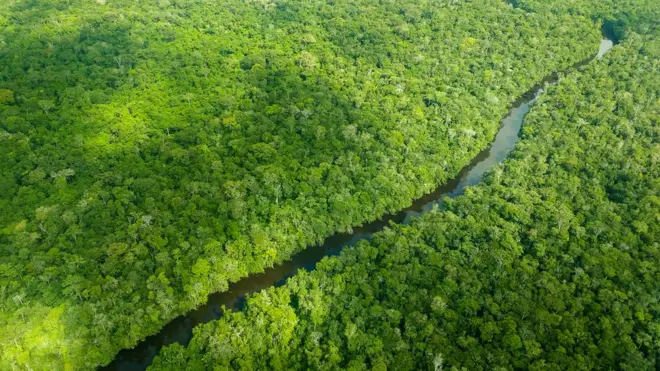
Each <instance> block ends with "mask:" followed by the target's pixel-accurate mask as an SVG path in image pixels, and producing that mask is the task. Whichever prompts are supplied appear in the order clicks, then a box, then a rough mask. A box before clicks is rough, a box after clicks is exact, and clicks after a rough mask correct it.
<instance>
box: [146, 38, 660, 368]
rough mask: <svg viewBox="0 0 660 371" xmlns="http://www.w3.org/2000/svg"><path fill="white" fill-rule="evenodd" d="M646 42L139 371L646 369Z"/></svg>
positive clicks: (650, 179)
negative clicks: (435, 201)
mask: <svg viewBox="0 0 660 371" xmlns="http://www.w3.org/2000/svg"><path fill="white" fill-rule="evenodd" d="M658 76H660V40H659V39H658V37H657V34H655V33H654V34H651V35H639V34H634V33H629V34H628V35H627V37H626V38H625V40H624V41H623V44H622V45H619V46H615V48H614V49H613V50H612V51H611V52H610V54H608V55H606V56H605V58H604V59H603V60H602V61H594V62H592V63H590V64H589V65H588V66H587V67H585V68H584V69H583V70H582V71H579V72H575V73H572V74H570V75H568V76H565V77H564V78H563V79H561V80H560V82H559V84H558V86H553V87H550V88H549V90H548V92H547V93H546V94H545V95H543V96H542V97H541V99H540V100H539V102H538V103H537V105H536V106H535V107H534V108H533V109H532V111H531V112H530V113H529V114H528V117H527V118H526V121H525V124H524V127H523V133H522V138H521V141H520V142H519V143H518V145H517V147H516V150H515V152H514V154H513V155H512V156H511V157H510V158H509V159H508V160H507V161H505V163H504V164H503V165H501V166H500V167H498V168H496V169H495V170H494V171H493V172H492V173H491V174H490V176H489V177H488V178H487V179H486V180H485V182H484V183H482V184H481V185H478V186H476V187H473V188H471V189H469V190H468V191H467V192H466V194H465V195H464V196H461V197H458V198H456V199H446V202H445V203H444V209H443V210H436V211H435V212H433V213H430V214H425V215H424V216H422V217H420V218H419V219H417V220H415V221H414V222H413V223H412V225H410V226H400V225H392V226H391V227H390V229H388V230H386V231H385V232H382V233H380V234H377V236H376V238H375V239H374V240H373V241H370V242H361V243H360V244H359V245H358V246H357V247H356V248H354V249H345V250H344V251H343V252H342V254H341V255H340V256H339V257H332V258H326V259H324V261H322V262H321V263H320V264H319V266H318V269H317V270H316V271H313V272H303V273H300V274H298V275H297V276H295V277H294V278H292V279H290V280H289V281H288V282H287V284H286V285H284V286H283V287H280V288H276V289H269V290H264V291H262V292H260V293H258V294H255V295H254V296H253V297H251V298H249V299H248V301H247V305H246V309H245V310H244V311H241V312H228V313H226V314H225V316H224V317H223V318H221V319H220V320H218V321H215V322H212V323H209V324H205V325H202V326H200V327H198V328H197V329H196V330H195V336H194V338H193V340H192V342H191V343H190V344H189V345H188V346H187V347H185V348H184V347H182V346H181V345H179V344H174V345H172V346H169V347H167V348H165V349H164V351H162V352H161V355H160V356H159V357H157V358H156V360H155V362H154V364H153V365H152V367H151V368H150V370H181V369H195V370H197V369H215V370H224V369H245V370H253V369H254V370H256V369H274V370H294V369H299V370H306V369H314V370H334V369H348V370H387V369H390V370H441V369H451V370H460V369H467V370H494V369H495V370H505V369H507V370H508V369H533V370H593V369H621V370H655V369H657V368H658V364H657V362H658V357H659V356H660V323H659V322H658V318H659V315H660V303H659V302H658V297H659V296H660V287H659V286H658V284H657V283H658V282H660V266H658V261H659V259H660V245H659V241H660V183H659V181H660V166H659V165H660V126H659V125H658V120H659V118H660V79H658Z"/></svg>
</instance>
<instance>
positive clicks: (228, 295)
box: [102, 36, 614, 371]
mask: <svg viewBox="0 0 660 371" xmlns="http://www.w3.org/2000/svg"><path fill="white" fill-rule="evenodd" d="M604 37H605V36H604ZM613 45H614V43H613V41H612V40H610V39H608V38H603V40H601V43H600V49H599V51H598V53H597V54H596V55H595V56H594V57H593V58H589V59H588V60H586V61H584V62H581V63H579V64H577V65H576V66H574V67H575V68H577V67H580V66H582V65H585V64H586V63H588V62H590V61H591V60H592V59H594V58H601V57H602V56H603V55H604V54H605V53H606V52H607V51H608V50H610V49H611V48H612V46H613ZM557 80H558V76H557V75H556V74H555V75H551V76H549V77H547V78H545V79H544V80H543V81H541V82H540V83H539V84H538V85H536V86H535V87H534V88H532V89H530V90H529V91H528V92H527V93H525V94H524V95H523V96H522V97H520V98H519V99H518V100H517V101H516V102H514V104H513V105H512V106H513V108H512V109H511V111H510V112H509V115H508V116H507V117H505V118H504V119H503V120H502V126H501V128H500V130H499V132H498V133H497V135H496V137H495V140H494V141H493V142H492V143H491V145H490V147H488V148H487V149H485V150H483V151H482V152H480V153H479V154H478V155H477V156H476V157H475V158H474V159H473V160H472V162H470V164H469V165H467V166H466V167H464V168H463V169H462V170H461V172H460V173H459V174H458V175H457V176H456V177H455V178H454V179H452V180H450V181H448V182H447V183H446V184H444V185H441V186H440V187H438V188H437V189H436V190H435V191H433V192H432V193H429V194H427V195H425V196H423V197H422V198H420V199H418V200H416V201H415V202H414V203H413V204H412V205H411V206H410V207H408V208H406V209H404V210H401V211H399V212H398V213H396V214H392V215H386V216H384V217H382V218H381V219H380V220H377V221H375V222H372V223H368V224H365V225H363V226H361V227H358V228H354V229H353V233H350V234H337V235H334V236H332V237H330V238H328V239H326V240H325V242H324V243H323V245H322V246H319V247H313V248H308V249H306V250H303V251H301V252H300V253H298V254H296V255H295V256H293V258H292V259H291V260H289V261H288V262H285V263H283V264H280V265H277V266H275V267H273V268H268V269H266V270H265V271H264V272H263V273H261V274H256V275H252V276H249V277H246V278H244V279H242V280H240V281H238V282H236V283H233V284H230V285H229V290H228V291H226V292H220V293H216V294H213V295H211V296H209V298H208V301H207V303H206V304H205V305H202V306H200V307H198V308H197V309H195V310H193V311H191V312H188V313H187V314H185V315H183V316H180V317H177V318H176V319H174V320H173V321H172V322H170V323H168V324H167V325H166V326H165V327H163V329H162V330H161V331H160V332H159V333H158V334H156V335H153V336H149V337H147V338H146V339H145V340H144V341H142V342H141V343H140V344H138V345H137V347H135V348H133V349H125V350H122V351H121V352H120V353H119V354H118V355H117V357H116V358H115V360H114V361H113V362H112V363H110V364H109V365H108V366H106V367H104V368H102V369H104V370H122V371H134V370H146V369H147V367H148V366H149V365H150V364H151V362H152V361H153V359H154V357H155V356H156V354H158V352H159V351H160V349H161V348H162V347H163V346H165V345H168V344H172V343H175V342H177V343H181V344H183V345H187V344H188V343H189V342H190V339H191V338H192V333H193V328H194V327H195V326H197V325H199V324H202V323H206V322H209V321H213V320H215V319H218V318H220V316H222V309H221V308H222V306H225V307H226V308H227V309H228V310H239V309H241V308H242V307H243V305H244V303H245V296H246V295H247V294H250V293H253V292H256V291H259V290H262V289H264V288H267V287H270V286H281V285H282V284H284V282H286V279H287V278H289V277H291V276H293V275H294V274H295V273H296V272H297V271H298V270H299V269H301V268H303V269H306V270H313V269H314V268H315V267H316V263H318V262H319V261H320V260H321V259H322V258H323V257H325V256H329V255H337V254H339V252H340V251H341V250H342V249H343V248H344V247H347V246H353V245H355V244H356V243H357V242H358V241H360V240H363V239H369V238H370V237H371V236H372V235H373V234H374V233H376V232H379V231H381V230H383V228H385V226H387V225H388V224H389V223H390V222H393V223H404V224H407V223H409V222H410V220H411V218H412V217H415V216H418V215H421V214H423V213H425V212H428V211H430V210H431V209H432V208H433V206H434V205H436V204H439V203H441V200H442V199H443V198H444V197H456V196H459V195H461V194H463V192H464V190H465V187H469V186H473V185H475V184H477V183H479V182H480V181H481V180H482V178H483V176H484V174H485V173H486V172H488V171H489V170H491V169H492V168H493V167H494V166H495V165H497V164H499V163H501V162H502V161H503V160H504V159H505V158H506V157H507V156H508V155H509V153H510V152H511V150H512V149H513V148H514V146H515V144H516V142H517V141H518V137H519V133H520V128H521V127H522V124H523V120H524V118H525V114H527V112H528V111H529V110H530V108H531V106H532V105H533V104H534V102H536V100H537V98H538V97H539V95H541V94H542V93H543V91H544V90H543V87H544V86H545V85H546V83H550V84H554V83H556V82H557Z"/></svg>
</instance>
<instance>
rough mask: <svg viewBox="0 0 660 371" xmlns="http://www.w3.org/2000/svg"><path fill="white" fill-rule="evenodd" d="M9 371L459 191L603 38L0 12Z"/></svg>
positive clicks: (511, 24)
mask: <svg viewBox="0 0 660 371" xmlns="http://www.w3.org/2000/svg"><path fill="white" fill-rule="evenodd" d="M0 25H1V28H0V61H1V62H0V125H1V126H0V142H1V143H0V158H1V159H2V160H0V174H1V176H0V209H1V210H2V212H1V213H0V256H1V259H0V298H1V300H0V350H1V352H2V356H1V357H0V359H1V361H0V368H12V367H26V368H27V367H29V368H32V369H35V368H43V369H60V368H64V367H66V368H74V369H84V368H89V367H93V366H95V365H98V364H103V363H107V362H109V361H110V360H111V359H112V356H113V355H114V354H115V353H116V352H117V351H118V350H119V349H121V348H127V347H131V346H134V345H135V344H136V343H137V341H139V340H140V339H142V338H144V337H145V336H146V335H148V334H150V333H154V332H155V331H157V330H158V329H159V328H160V327H162V326H163V324H164V323H166V322H167V321H168V320H170V319H172V318H173V317H175V316H176V315H179V314H182V313H184V312H185V311H186V310H189V309H190V308H193V307H194V306H195V305H197V304H199V303H200V302H203V301H204V300H206V297H207V295H208V294H209V293H211V292H215V291H222V290H226V288H227V284H228V282H229V281H234V280H237V279H239V278H240V277H244V276H246V275H247V274H249V273H252V272H259V271H261V270H263V269H264V267H267V266H270V265H272V264H273V263H274V262H278V261H282V260H283V259H286V258H288V257H289V256H291V254H292V253H294V252H296V251H299V250H300V249H301V248H303V247H305V246H308V245H310V244H314V243H317V242H318V241H320V240H322V239H323V238H325V237H327V236H329V235H331V234H332V233H334V232H336V231H343V230H348V229H350V228H351V227H353V226H356V225H359V224H361V223H363V222H365V221H367V220H372V219H375V218H377V217H378V216H380V215H382V214H383V213H385V212H387V211H393V210H397V209H399V208H401V207H404V206H406V205H408V204H409V203H410V201H411V200H412V199H413V198H414V197H416V196H419V195H421V194H422V193H424V192H426V191H429V190H430V189H432V188H433V187H434V186H436V185H437V184H439V183H441V182H442V181H444V180H446V179H447V178H449V177H450V176H452V175H454V174H455V173H456V172H457V171H458V170H459V169H460V168H461V167H462V166H463V165H465V164H466V163H467V162H468V161H469V160H470V159H471V157H473V156H474V155H475V154H476V153H477V152H478V151H479V150H481V149H482V148H484V147H485V146H486V144H487V143H488V142H489V140H490V139H491V138H492V137H493V135H494V133H495V131H496V129H497V126H498V121H499V119H500V118H501V117H502V116H503V114H504V113H505V112H506V108H507V106H508V105H509V104H510V103H511V102H512V101H513V100H515V99H516V98H517V97H518V96H519V95H520V94H522V93H523V92H524V91H525V90H527V89H528V88H529V87H530V86H532V85H533V84H534V83H536V82H538V81H539V80H540V79H541V78H542V77H543V76H545V75H548V74H549V73H551V72H553V71H557V70H563V69H565V68H566V67H568V66H570V65H571V64H573V63H575V62H577V61H579V60H582V59H585V58H587V57H588V56H589V55H591V54H592V53H594V52H595V50H596V47H597V40H598V38H599V33H598V24H597V23H594V22H593V21H592V20H591V19H589V18H588V17H584V16H581V15H570V14H553V15H551V16H547V15H540V14H534V13H529V12H526V11H524V10H520V9H515V8H513V7H511V6H510V5H508V4H506V3H504V2H502V1H499V0H489V1H479V2H467V1H447V2H437V1H422V2H419V1H396V2H395V1H380V2H374V1H367V0H363V1H332V2H327V1H277V2H275V1H253V2H246V1H237V0H223V1H222V2H220V3H218V2H216V1H209V0H186V1H167V0H165V1H157V2H135V1H125V0H116V1H115V0H108V1H96V2H92V1H82V0H66V1H65V0H51V1H46V0H33V1H14V2H2V4H0Z"/></svg>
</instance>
